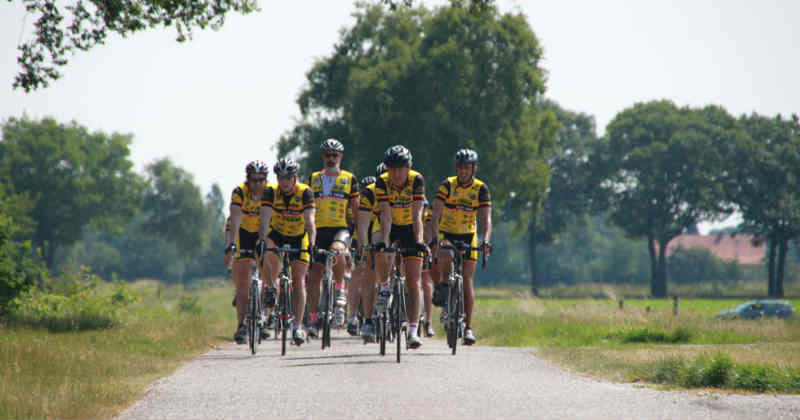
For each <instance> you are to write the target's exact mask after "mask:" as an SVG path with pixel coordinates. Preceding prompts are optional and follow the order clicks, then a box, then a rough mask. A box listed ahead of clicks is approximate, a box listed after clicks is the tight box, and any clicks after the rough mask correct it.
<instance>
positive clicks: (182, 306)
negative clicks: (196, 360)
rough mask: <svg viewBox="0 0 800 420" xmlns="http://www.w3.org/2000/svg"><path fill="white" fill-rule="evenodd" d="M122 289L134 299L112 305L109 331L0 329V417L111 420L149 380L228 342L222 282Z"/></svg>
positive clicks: (229, 317) (230, 321)
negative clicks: (114, 320) (115, 318)
mask: <svg viewBox="0 0 800 420" xmlns="http://www.w3.org/2000/svg"><path fill="white" fill-rule="evenodd" d="M130 287H131V288H132V289H133V290H134V291H135V292H136V293H137V294H138V295H139V296H141V301H139V302H138V303H136V304H131V305H128V306H126V307H125V308H123V309H121V310H120V313H119V314H118V315H119V322H120V325H119V326H117V327H116V328H109V329H102V330H79V331H65V332H57V333H54V332H51V331H50V330H48V329H46V328H45V327H33V326H30V325H26V324H24V323H23V324H18V323H12V324H10V325H4V326H0V418H108V417H113V416H115V415H117V414H119V413H120V412H121V411H122V410H123V409H124V408H126V407H128V406H129V405H130V404H132V403H133V402H134V401H136V399H138V398H139V397H140V396H141V394H142V392H143V391H144V390H145V389H146V387H147V386H148V385H149V384H150V383H152V382H153V381H154V380H155V379H158V378H160V377H163V376H166V375H169V374H170V373H171V372H173V371H174V370H175V369H177V368H178V367H179V366H180V365H181V364H182V363H183V362H185V361H186V360H188V359H190V358H192V357H194V356H196V355H199V354H202V353H204V352H206V351H208V349H209V348H211V347H212V346H214V345H216V344H219V343H222V342H224V341H226V340H228V339H229V338H228V336H229V334H230V333H231V328H232V327H231V326H232V325H234V324H235V320H234V314H233V311H232V310H231V307H230V298H231V291H230V287H229V285H227V284H224V285H223V283H218V286H215V287H212V288H208V289H204V290H195V291H187V290H183V289H182V288H180V287H171V288H164V287H163V286H161V285H160V284H159V283H157V282H153V281H140V282H136V283H133V284H131V286H130ZM50 327H51V328H52V326H50Z"/></svg>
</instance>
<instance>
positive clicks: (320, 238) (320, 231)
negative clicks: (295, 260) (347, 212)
mask: <svg viewBox="0 0 800 420" xmlns="http://www.w3.org/2000/svg"><path fill="white" fill-rule="evenodd" d="M334 242H341V243H343V244H344V247H345V248H347V247H349V246H350V231H349V230H348V229H347V228H339V227H321V228H317V243H316V244H315V245H316V246H317V249H328V250H329V249H331V245H333V243H334ZM316 257H318V258H314V262H315V263H320V264H325V262H326V261H327V259H328V256H327V255H320V254H317V255H316Z"/></svg>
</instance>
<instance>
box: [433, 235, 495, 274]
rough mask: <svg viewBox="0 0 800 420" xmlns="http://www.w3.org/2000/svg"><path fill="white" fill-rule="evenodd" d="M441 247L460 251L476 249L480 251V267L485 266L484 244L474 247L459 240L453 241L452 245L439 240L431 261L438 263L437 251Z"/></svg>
mask: <svg viewBox="0 0 800 420" xmlns="http://www.w3.org/2000/svg"><path fill="white" fill-rule="evenodd" d="M442 249H448V250H451V251H454V252H455V251H462V252H472V251H478V252H480V253H481V268H486V248H485V247H484V246H478V247H474V246H471V245H467V244H466V243H464V242H461V241H453V242H452V245H450V244H446V243H444V242H439V244H438V246H437V247H436V252H435V253H434V254H433V263H434V264H439V251H440V250H442Z"/></svg>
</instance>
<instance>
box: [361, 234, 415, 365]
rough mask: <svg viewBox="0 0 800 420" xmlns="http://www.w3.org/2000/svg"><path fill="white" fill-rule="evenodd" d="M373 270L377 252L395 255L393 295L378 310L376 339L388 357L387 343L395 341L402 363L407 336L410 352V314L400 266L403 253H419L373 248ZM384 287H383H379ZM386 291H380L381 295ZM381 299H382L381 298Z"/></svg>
mask: <svg viewBox="0 0 800 420" xmlns="http://www.w3.org/2000/svg"><path fill="white" fill-rule="evenodd" d="M371 249H372V251H373V253H372V261H371V264H372V268H373V269H374V268H375V256H374V255H375V254H374V253H375V252H383V253H386V254H391V253H393V254H394V264H392V268H391V271H390V273H389V278H390V279H391V283H390V284H391V295H389V296H385V295H384V298H385V301H386V304H385V305H383V307H382V308H377V307H376V311H377V316H376V318H375V332H376V337H377V338H378V341H379V343H380V354H381V355H386V343H387V341H388V342H392V341H394V342H395V344H396V346H397V363H400V354H401V348H402V341H403V340H402V338H403V336H405V338H406V340H405V342H406V350H408V333H409V329H408V314H407V305H406V278H405V276H403V275H402V273H401V272H400V265H401V264H402V262H403V253H410V252H417V249H416V248H398V247H391V248H376V247H375V246H373V247H371ZM379 287H382V286H379ZM385 292H386V291H384V290H380V291H379V293H385ZM379 298H380V297H379Z"/></svg>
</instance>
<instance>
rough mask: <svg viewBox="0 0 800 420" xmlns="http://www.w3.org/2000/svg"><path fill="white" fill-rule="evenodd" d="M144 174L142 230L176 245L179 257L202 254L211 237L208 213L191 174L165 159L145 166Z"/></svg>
mask: <svg viewBox="0 0 800 420" xmlns="http://www.w3.org/2000/svg"><path fill="white" fill-rule="evenodd" d="M145 171H146V173H147V184H148V189H147V191H146V193H145V196H144V202H143V206H142V209H143V210H144V211H145V212H146V213H147V219H146V221H145V222H144V225H143V229H144V231H145V232H149V233H151V234H153V235H156V236H159V237H161V238H163V239H164V240H166V241H167V242H169V243H171V244H172V245H174V246H176V247H177V248H178V254H179V255H181V256H183V257H190V256H193V255H197V254H199V253H201V252H203V251H205V250H206V249H207V247H208V237H209V235H210V234H211V232H210V230H211V229H210V226H209V223H208V221H209V220H210V217H209V211H208V209H207V207H206V205H205V202H204V201H203V195H202V194H201V192H200V188H199V187H198V186H197V185H195V183H194V177H193V176H192V174H190V173H188V172H186V170H184V169H182V168H179V167H177V166H175V165H174V164H173V163H172V161H171V160H170V159H168V158H163V159H159V160H156V161H155V162H153V163H151V164H149V165H147V167H146V168H145Z"/></svg>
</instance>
